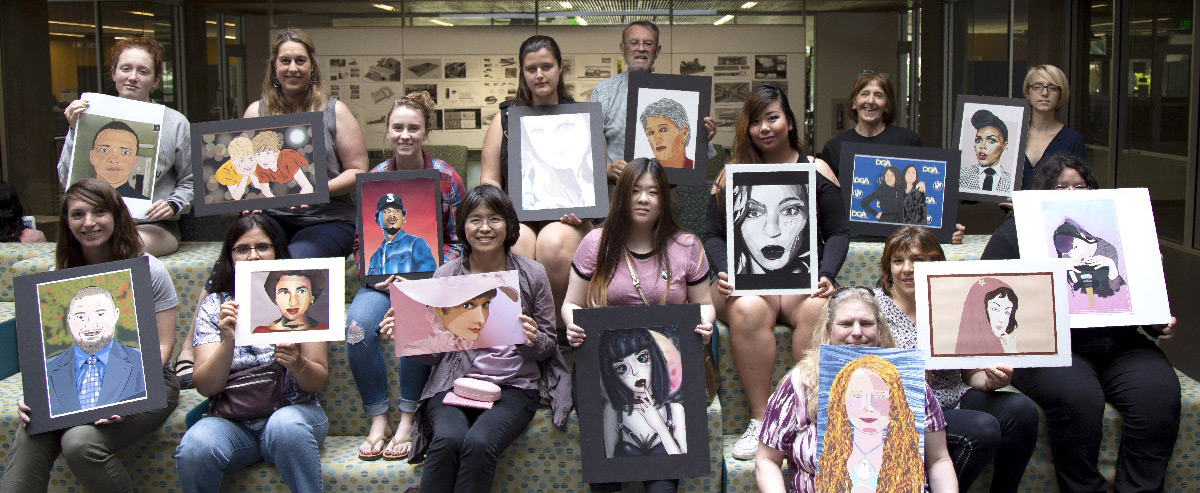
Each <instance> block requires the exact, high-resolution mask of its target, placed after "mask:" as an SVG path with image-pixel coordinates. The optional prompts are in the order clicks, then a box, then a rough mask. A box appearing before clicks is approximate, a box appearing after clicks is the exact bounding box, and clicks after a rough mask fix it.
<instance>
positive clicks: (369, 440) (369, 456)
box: [358, 430, 392, 461]
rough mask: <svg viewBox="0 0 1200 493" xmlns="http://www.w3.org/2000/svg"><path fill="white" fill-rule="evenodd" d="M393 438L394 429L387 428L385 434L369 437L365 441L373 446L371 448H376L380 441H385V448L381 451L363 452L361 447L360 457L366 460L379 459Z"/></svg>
mask: <svg viewBox="0 0 1200 493" xmlns="http://www.w3.org/2000/svg"><path fill="white" fill-rule="evenodd" d="M391 439H392V430H387V431H386V432H385V434H384V435H383V436H381V437H376V438H371V437H367V438H366V439H364V440H363V441H364V442H365V443H366V444H368V445H370V446H371V450H375V446H377V445H379V442H383V443H384V445H383V448H381V449H379V452H372V453H369V454H364V453H362V449H361V448H360V449H359V452H358V459H359V460H365V461H373V460H379V459H380V458H382V457H383V451H384V450H385V449H387V447H388V446H387V443H388V441H389V440H391Z"/></svg>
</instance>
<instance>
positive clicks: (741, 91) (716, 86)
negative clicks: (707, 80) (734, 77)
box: [713, 82, 750, 103]
mask: <svg viewBox="0 0 1200 493" xmlns="http://www.w3.org/2000/svg"><path fill="white" fill-rule="evenodd" d="M749 95H750V83H749V82H714V83H713V102H715V103H742V102H745V101H746V96H749Z"/></svg>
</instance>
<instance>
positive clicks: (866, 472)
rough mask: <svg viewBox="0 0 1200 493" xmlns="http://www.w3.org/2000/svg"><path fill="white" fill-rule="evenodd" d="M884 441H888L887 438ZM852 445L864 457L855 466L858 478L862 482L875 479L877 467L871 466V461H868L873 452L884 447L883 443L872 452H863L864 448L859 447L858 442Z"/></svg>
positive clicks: (872, 448)
mask: <svg viewBox="0 0 1200 493" xmlns="http://www.w3.org/2000/svg"><path fill="white" fill-rule="evenodd" d="M884 439H885V440H886V439H887V437H886V436H885V437H884ZM851 443H853V444H854V448H856V449H858V451H859V452H860V453H862V455H863V458H862V460H860V461H858V464H857V465H855V466H854V475H855V476H857V477H858V479H859V480H860V481H863V480H868V479H870V478H873V477H875V475H876V472H875V466H872V465H871V461H869V460H867V456H868V455H870V454H871V452H874V451H876V450H879V447H882V446H883V441H880V442H879V444H878V445H875V446H874V447H871V450H863V449H862V447H859V446H858V442H855V441H851Z"/></svg>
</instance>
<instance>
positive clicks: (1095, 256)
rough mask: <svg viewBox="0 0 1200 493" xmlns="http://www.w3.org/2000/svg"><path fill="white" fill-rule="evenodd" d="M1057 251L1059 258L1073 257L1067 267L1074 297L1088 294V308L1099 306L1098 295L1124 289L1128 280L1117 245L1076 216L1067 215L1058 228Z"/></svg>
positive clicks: (1110, 295)
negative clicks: (1085, 225)
mask: <svg viewBox="0 0 1200 493" xmlns="http://www.w3.org/2000/svg"><path fill="white" fill-rule="evenodd" d="M1054 251H1055V253H1057V254H1058V258H1066V259H1071V268H1070V270H1068V271H1067V281H1068V283H1070V287H1071V293H1072V295H1073V297H1074V295H1075V294H1076V293H1083V294H1086V295H1087V303H1088V306H1087V307H1088V308H1095V307H1096V301H1097V300H1096V297H1097V296H1098V297H1100V298H1111V297H1113V296H1114V295H1116V294H1118V293H1121V292H1122V291H1123V290H1122V287H1124V286H1125V284H1126V282H1125V277H1124V276H1122V275H1121V272H1120V271H1119V270H1118V268H1117V260H1118V259H1119V258H1120V255H1121V254H1120V252H1119V251H1118V249H1117V247H1116V246H1114V245H1113V244H1112V243H1110V242H1108V241H1105V240H1104V239H1103V238H1100V237H1098V236H1095V235H1093V234H1091V233H1089V232H1088V231H1087V230H1086V229H1084V228H1083V226H1082V225H1080V224H1079V223H1077V222H1075V220H1074V219H1071V218H1066V219H1064V220H1063V222H1062V224H1061V225H1059V226H1058V228H1057V229H1055V230H1054ZM1126 296H1128V294H1126Z"/></svg>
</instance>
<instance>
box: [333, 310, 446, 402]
mask: <svg viewBox="0 0 1200 493" xmlns="http://www.w3.org/2000/svg"><path fill="white" fill-rule="evenodd" d="M391 306H392V303H391V300H390V299H389V298H388V295H387V293H383V292H380V291H376V290H374V289H372V288H369V287H363V288H360V289H359V290H358V292H357V293H355V294H354V301H352V302H350V309H349V310H348V311H347V313H346V353H347V356H348V357H349V358H348V359H349V360H350V373H352V374H353V375H354V385H355V386H356V387H358V393H359V395H360V396H362V402H363V411H364V412H366V413H367V416H378V415H380V414H383V413H386V412H387V410H388V399H387V397H388V396H387V391H388V377H387V366H386V365H385V364H384V360H383V353H382V352H380V347H379V322H380V321H382V320H383V314H384V313H385V312H387V310H388V308H391ZM429 370H430V367H428V366H426V365H422V364H420V363H417V362H416V361H412V360H409V359H408V358H400V368H399V371H400V398H399V399H396V407H397V408H399V409H400V411H401V412H406V413H411V412H416V411H417V406H418V405H420V400H421V391H422V390H424V389H425V381H426V380H429Z"/></svg>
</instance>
